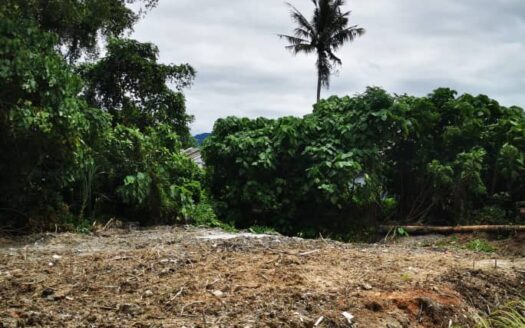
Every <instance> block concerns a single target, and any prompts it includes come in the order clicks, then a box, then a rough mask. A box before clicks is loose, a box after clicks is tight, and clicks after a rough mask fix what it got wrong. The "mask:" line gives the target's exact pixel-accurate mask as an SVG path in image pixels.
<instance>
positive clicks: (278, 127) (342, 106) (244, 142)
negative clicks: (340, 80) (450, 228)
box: [203, 88, 525, 236]
mask: <svg viewBox="0 0 525 328" xmlns="http://www.w3.org/2000/svg"><path fill="white" fill-rule="evenodd" d="M524 141H525V112H524V111H523V110H522V109H520V108H518V107H510V108H506V107H502V106H500V105H499V104H498V103H497V102H496V101H494V100H492V99H489V98H488V97H486V96H482V95H481V96H477V97H473V96H471V95H468V94H465V95H462V96H459V97H457V96H456V92H455V91H453V90H450V89H438V90H436V91H434V92H433V93H431V94H430V95H428V96H427V97H421V98H416V97H410V96H407V95H401V96H397V95H396V96H392V95H389V94H388V93H386V92H385V91H383V90H381V89H379V88H368V89H367V91H366V92H365V93H364V94H361V95H357V96H355V97H343V98H338V97H331V98H329V99H327V100H323V101H320V102H319V103H318V104H316V105H315V106H314V111H313V113H312V114H309V115H306V116H304V117H303V118H294V117H284V118H280V119H277V120H269V119H264V118H258V119H254V120H250V119H246V118H236V117H229V118H226V119H220V120H218V121H217V122H216V123H215V126H214V130H213V133H212V135H211V136H210V137H209V138H207V139H206V141H205V142H204V145H203V156H204V159H205V162H206V163H207V174H208V183H209V187H210V190H211V193H212V196H213V197H214V199H215V201H217V203H218V204H222V206H219V207H218V209H219V215H220V217H221V218H226V219H231V220H233V221H235V223H236V224H237V225H239V226H240V227H242V228H248V227H250V226H269V227H274V228H275V229H277V230H279V231H281V232H285V233H290V234H296V233H302V234H304V235H314V236H316V235H318V233H319V232H321V233H323V234H325V235H326V234H333V233H336V234H344V231H351V230H355V227H354V226H363V227H365V228H366V226H370V225H375V224H377V223H380V222H386V221H397V222H399V223H403V224H406V223H411V222H419V223H422V222H424V223H429V224H469V223H473V222H479V220H483V221H484V222H489V220H487V213H488V212H487V211H490V213H491V214H492V215H496V217H495V218H494V219H496V220H498V221H499V220H500V219H502V218H503V217H506V219H508V220H507V221H511V222H518V219H517V218H516V216H515V215H510V216H509V215H508V214H509V213H515V212H514V204H515V202H516V201H519V200H521V198H522V197H523V195H525V180H523V179H522V177H524V176H525V174H524V173H525V171H524V170H525V166H524V162H523V160H522V159H523V158H524V156H525V142H524ZM490 208H491V209H492V210H489V209H490ZM365 230H366V229H365Z"/></svg>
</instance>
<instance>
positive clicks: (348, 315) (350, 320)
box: [341, 311, 354, 324]
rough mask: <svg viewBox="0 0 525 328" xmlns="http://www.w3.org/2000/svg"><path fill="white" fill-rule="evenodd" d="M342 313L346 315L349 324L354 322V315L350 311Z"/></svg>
mask: <svg viewBox="0 0 525 328" xmlns="http://www.w3.org/2000/svg"><path fill="white" fill-rule="evenodd" d="M341 314H342V315H343V317H345V319H346V321H348V323H349V324H352V320H353V319H354V316H353V315H351V314H350V313H348V312H346V311H345V312H343V313H341Z"/></svg>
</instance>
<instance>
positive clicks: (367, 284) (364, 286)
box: [361, 282, 372, 290]
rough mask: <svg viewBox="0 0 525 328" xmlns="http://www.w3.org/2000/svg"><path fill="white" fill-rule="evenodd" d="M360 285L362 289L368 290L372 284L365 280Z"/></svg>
mask: <svg viewBox="0 0 525 328" xmlns="http://www.w3.org/2000/svg"><path fill="white" fill-rule="evenodd" d="M361 287H363V289H364V290H370V289H372V285H370V284H369V283H366V282H365V283H363V284H362V285H361Z"/></svg>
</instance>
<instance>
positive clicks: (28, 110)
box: [0, 0, 213, 229]
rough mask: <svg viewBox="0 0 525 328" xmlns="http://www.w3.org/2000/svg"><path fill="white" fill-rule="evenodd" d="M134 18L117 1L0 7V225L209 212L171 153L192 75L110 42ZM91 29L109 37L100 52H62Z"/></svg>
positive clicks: (190, 172)
mask: <svg viewBox="0 0 525 328" xmlns="http://www.w3.org/2000/svg"><path fill="white" fill-rule="evenodd" d="M147 3H148V4H150V5H151V4H154V1H147ZM56 6H59V7H60V8H63V7H64V6H66V7H64V8H65V9H67V11H66V12H65V13H63V14H64V15H65V14H67V13H70V14H71V13H75V14H74V15H73V14H72V15H71V16H64V15H62V13H61V12H60V10H55V9H57V8H55V7H56ZM50 15H51V16H50ZM115 15H117V16H118V17H116V16H115ZM137 15H138V14H135V13H133V12H131V11H130V10H129V9H128V8H127V7H126V5H125V1H116V0H93V1H75V0H72V1H27V2H26V1H14V0H9V1H8V4H7V5H6V6H3V7H2V8H1V9H0V181H1V182H2V183H1V184H0V228H2V229H5V228H6V227H17V228H26V227H29V226H31V227H33V228H38V227H41V228H43V229H46V228H50V227H53V228H54V227H55V225H57V226H60V227H61V226H64V224H69V225H73V226H82V223H83V222H86V221H87V219H90V218H97V219H99V218H104V217H106V218H109V217H114V216H116V217H119V218H124V219H129V220H136V221H140V222H142V223H161V222H162V223H166V222H167V223H170V222H175V221H180V220H185V219H190V218H193V217H194V216H195V215H197V214H199V213H204V214H205V215H207V216H209V217H213V213H210V210H209V206H207V205H205V204H204V203H203V202H202V201H203V200H205V195H204V193H203V190H202V188H201V180H202V179H203V172H202V170H201V169H199V168H198V167H197V166H196V165H195V164H194V163H193V162H192V161H191V160H190V159H188V158H187V157H186V156H184V155H183V154H182V153H181V149H182V148H183V147H185V146H187V145H188V144H190V143H191V140H190V136H189V132H188V123H189V121H190V120H191V117H190V116H188V115H187V114H186V111H185V104H184V102H185V101H184V96H183V94H182V93H181V90H182V88H184V87H186V86H188V85H189V84H190V83H191V81H192V79H193V76H194V70H193V68H192V67H191V66H189V65H180V66H177V65H163V64H159V63H157V56H158V50H157V48H156V47H155V46H154V45H152V44H148V43H146V44H144V43H139V42H137V41H134V40H128V39H121V38H117V37H116V36H118V35H119V34H120V33H121V32H122V31H123V30H125V29H129V28H131V26H132V23H133V22H135V20H136V19H137V18H138V16H137ZM95 18H96V19H95ZM108 24H109V25H108ZM113 24H117V25H113ZM99 35H106V36H112V38H110V39H108V41H109V42H108V44H107V48H108V49H107V50H108V51H107V53H106V55H105V56H104V57H103V58H93V59H92V60H91V61H89V62H86V61H84V62H83V63H82V64H80V63H79V62H77V61H74V60H73V59H72V58H76V57H75V56H72V55H71V52H78V51H83V50H85V51H88V52H89V51H91V50H92V48H93V47H94V46H95V44H96V43H97V42H98V36H99ZM64 48H69V51H67V52H66V53H63V52H62V50H63V49H64ZM168 83H173V84H174V85H175V86H176V87H177V90H176V91H174V90H171V89H169V88H168V86H167V84H168Z"/></svg>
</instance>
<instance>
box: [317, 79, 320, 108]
mask: <svg viewBox="0 0 525 328" xmlns="http://www.w3.org/2000/svg"><path fill="white" fill-rule="evenodd" d="M319 100H321V74H320V73H317V102H319Z"/></svg>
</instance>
